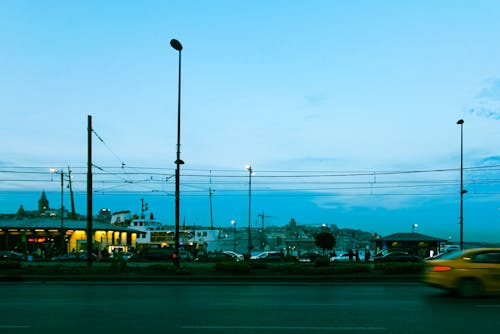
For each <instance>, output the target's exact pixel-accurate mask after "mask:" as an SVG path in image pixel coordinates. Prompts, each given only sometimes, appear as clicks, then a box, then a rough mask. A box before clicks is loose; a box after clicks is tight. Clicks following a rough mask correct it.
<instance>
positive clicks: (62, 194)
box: [50, 168, 66, 252]
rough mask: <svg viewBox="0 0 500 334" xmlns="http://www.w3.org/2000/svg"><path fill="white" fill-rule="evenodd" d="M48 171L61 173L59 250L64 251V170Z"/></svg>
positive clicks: (53, 169) (52, 169)
mask: <svg viewBox="0 0 500 334" xmlns="http://www.w3.org/2000/svg"><path fill="white" fill-rule="evenodd" d="M50 172H51V173H56V174H60V175H61V250H62V251H63V252H66V232H65V231H64V171H63V170H57V169H55V168H51V169H50Z"/></svg>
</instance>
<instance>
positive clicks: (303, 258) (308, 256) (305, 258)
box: [297, 252, 323, 262]
mask: <svg viewBox="0 0 500 334" xmlns="http://www.w3.org/2000/svg"><path fill="white" fill-rule="evenodd" d="M322 256H323V255H321V254H320V253H318V252H305V253H302V254H300V255H299V256H297V261H298V262H314V261H316V259H318V258H320V257H322Z"/></svg>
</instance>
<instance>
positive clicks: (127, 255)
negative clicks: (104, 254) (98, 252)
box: [109, 252, 137, 261]
mask: <svg viewBox="0 0 500 334" xmlns="http://www.w3.org/2000/svg"><path fill="white" fill-rule="evenodd" d="M117 256H121V257H122V259H124V260H125V261H134V260H135V259H136V258H137V254H136V253H132V252H113V253H111V254H110V255H109V257H110V259H113V258H115V257H117Z"/></svg>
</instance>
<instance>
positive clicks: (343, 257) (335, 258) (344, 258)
mask: <svg viewBox="0 0 500 334" xmlns="http://www.w3.org/2000/svg"><path fill="white" fill-rule="evenodd" d="M353 261H354V257H353ZM330 262H349V253H342V254H338V255H337V256H332V257H331V258H330Z"/></svg>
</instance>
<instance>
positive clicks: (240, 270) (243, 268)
mask: <svg viewBox="0 0 500 334" xmlns="http://www.w3.org/2000/svg"><path fill="white" fill-rule="evenodd" d="M215 271H220V272H226V273H233V274H248V273H249V272H250V265H249V264H247V263H241V262H217V263H216V264H215Z"/></svg>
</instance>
